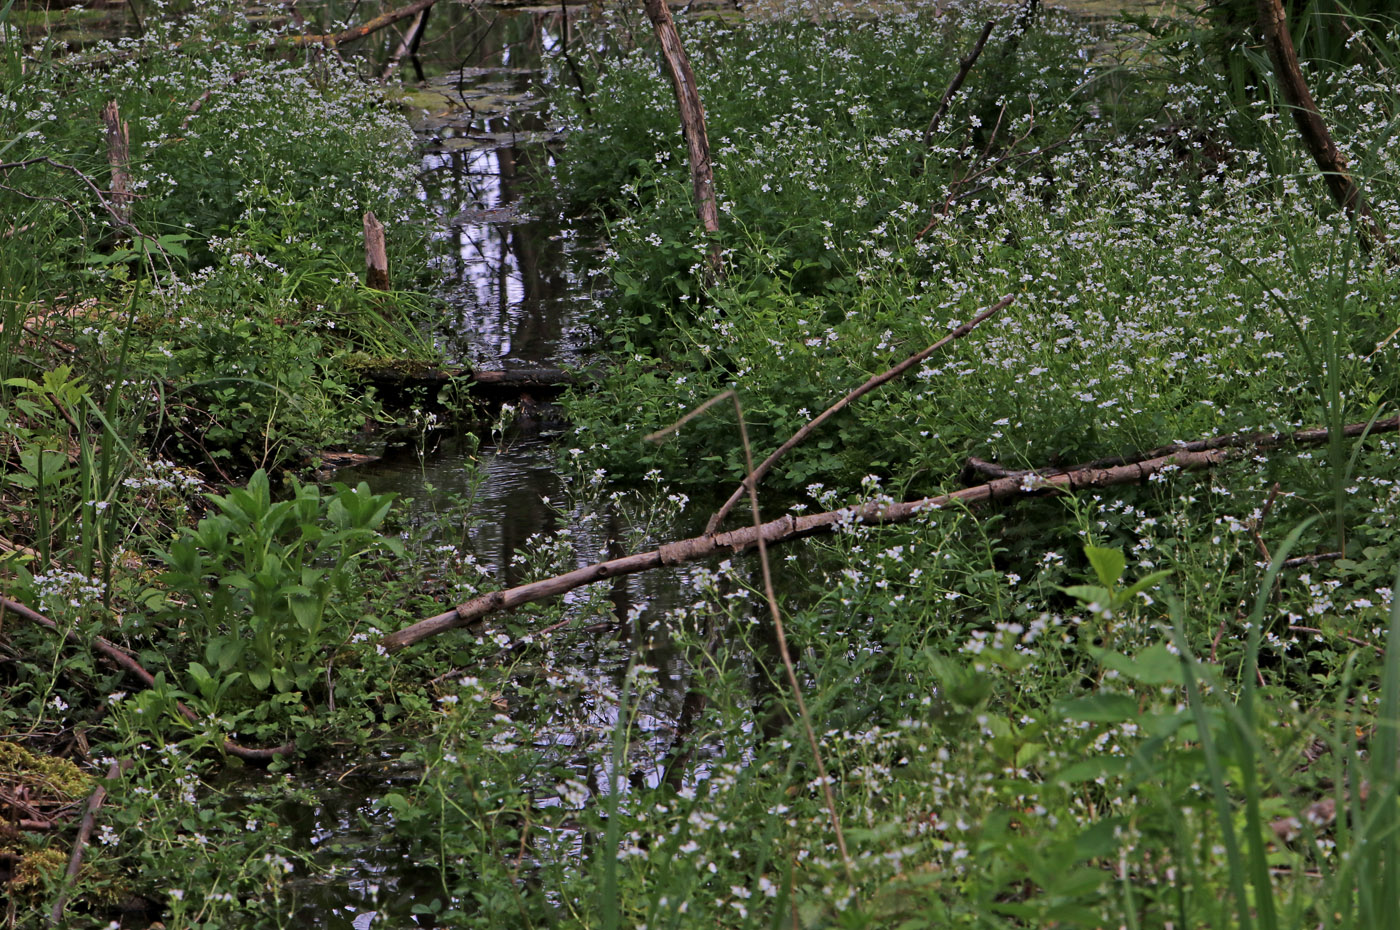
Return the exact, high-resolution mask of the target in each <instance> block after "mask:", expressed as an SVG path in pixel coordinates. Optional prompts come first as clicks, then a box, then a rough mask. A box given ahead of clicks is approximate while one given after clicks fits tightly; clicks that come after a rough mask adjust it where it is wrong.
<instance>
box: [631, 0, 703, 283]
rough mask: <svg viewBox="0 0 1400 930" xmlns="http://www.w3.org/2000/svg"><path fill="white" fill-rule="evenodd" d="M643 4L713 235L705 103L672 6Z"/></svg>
mask: <svg viewBox="0 0 1400 930" xmlns="http://www.w3.org/2000/svg"><path fill="white" fill-rule="evenodd" d="M642 7H643V8H644V9H645V10H646V14H647V18H648V19H650V20H651V25H652V28H653V29H655V30H656V39H657V41H658V42H660V43H661V57H662V58H663V59H664V60H665V61H666V70H667V73H668V74H669V75H670V77H671V87H672V88H673V89H674V90H675V92H676V106H677V107H678V108H679V109H680V112H681V129H682V131H683V132H684V133H685V144H686V148H687V150H688V152H689V154H690V183H691V187H692V188H693V189H694V193H695V213H696V215H697V216H698V217H699V218H700V225H701V226H703V227H704V229H705V234H706V235H707V236H710V237H714V236H716V235H717V234H718V233H719V205H718V204H717V203H716V201H715V175H714V169H713V167H712V166H711V164H710V137H709V135H708V134H707V133H706V131H705V106H704V104H702V103H701V102H700V90H699V88H698V87H697V86H696V84H695V72H694V71H693V70H691V67H690V59H689V58H687V57H686V54H685V47H684V46H682V45H681V37H680V33H678V32H677V31H676V21H675V20H674V19H672V18H671V8H670V7H669V6H667V5H666V0H642ZM710 272H711V274H714V275H716V276H718V275H719V273H720V248H719V242H717V241H715V242H711V244H710Z"/></svg>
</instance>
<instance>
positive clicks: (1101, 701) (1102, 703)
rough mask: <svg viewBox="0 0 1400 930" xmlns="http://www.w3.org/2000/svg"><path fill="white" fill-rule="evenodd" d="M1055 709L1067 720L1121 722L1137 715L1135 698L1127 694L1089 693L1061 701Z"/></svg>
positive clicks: (1135, 717) (1132, 718)
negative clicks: (1085, 695)
mask: <svg viewBox="0 0 1400 930" xmlns="http://www.w3.org/2000/svg"><path fill="white" fill-rule="evenodd" d="M1055 709H1056V711H1057V712H1058V713H1059V714H1060V715H1061V716H1063V717H1066V718H1067V719H1069V720H1087V721H1090V722H1092V723H1121V722H1123V721H1124V720H1136V719H1137V716H1138V702H1137V699H1136V698H1134V697H1132V696H1131V695H1128V694H1107V693H1103V694H1091V695H1088V696H1087V697H1082V698H1074V699H1072V700H1069V701H1061V702H1059V703H1057V704H1056V705H1055Z"/></svg>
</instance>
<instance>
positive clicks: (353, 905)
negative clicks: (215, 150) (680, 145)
mask: <svg viewBox="0 0 1400 930" xmlns="http://www.w3.org/2000/svg"><path fill="white" fill-rule="evenodd" d="M585 15H586V14H585ZM574 16H575V14H574V13H572V12H571V14H570V18H571V19H573V18H574ZM561 25H562V18H561V16H560V13H559V8H558V7H553V8H550V9H549V10H548V11H546V10H543V9H529V8H524V9H521V8H515V9H509V10H505V9H499V10H492V9H491V8H489V7H483V8H481V9H480V11H479V12H478V13H477V15H476V19H475V20H473V21H472V22H471V23H468V24H467V25H465V26H462V27H461V28H460V30H459V32H460V34H457V35H449V36H447V38H446V39H445V40H444V39H442V38H441V37H439V41H440V42H444V41H445V42H446V43H447V44H448V45H450V46H451V49H452V51H453V53H454V55H455V56H458V57H455V58H453V62H454V64H455V67H452V68H451V69H450V70H447V71H444V72H443V73H441V74H440V75H438V76H436V77H430V78H429V79H428V80H427V81H424V82H420V83H419V84H417V85H406V87H407V88H408V89H409V95H408V102H409V104H410V105H411V106H412V107H413V108H414V109H413V111H412V113H413V115H412V117H411V119H412V120H413V122H414V125H415V128H416V129H417V133H418V139H419V144H420V146H421V150H422V159H423V161H422V163H423V178H424V188H425V196H426V197H427V199H428V202H429V204H430V205H431V207H432V210H433V212H434V214H435V215H436V217H437V218H438V221H439V232H438V235H439V236H440V237H441V239H442V240H443V242H444V244H445V245H446V249H445V250H444V253H445V254H444V256H443V257H442V258H441V259H440V260H439V265H438V271H439V278H438V281H439V285H438V295H439V296H440V297H442V298H443V299H444V300H445V301H446V302H447V305H448V312H449V314H450V316H449V319H448V321H447V325H446V326H444V327H443V331H442V333H441V334H440V336H439V338H441V339H442V340H443V343H442V344H443V348H444V349H445V351H446V353H447V355H448V358H449V361H450V362H451V363H453V364H460V365H469V366H471V367H473V368H480V369H511V368H519V369H531V368H564V367H567V368H572V369H580V368H584V367H586V366H587V365H588V364H589V363H590V361H591V355H590V345H591V343H592V341H593V336H592V333H591V332H590V331H589V328H588V327H587V325H586V324H585V323H584V322H583V319H582V317H583V314H584V311H585V310H586V309H587V307H588V306H589V304H590V303H591V302H592V301H594V300H596V299H598V298H597V297H595V296H594V294H595V288H596V287H597V282H596V281H595V279H594V277H593V274H592V273H591V272H590V271H589V270H588V268H587V265H588V257H589V251H590V248H591V246H590V244H589V243H588V241H587V240H586V239H584V238H583V237H582V236H580V235H579V234H578V233H577V232H576V231H575V230H574V229H572V228H570V227H569V226H568V225H567V224H566V223H565V222H564V221H563V219H562V218H560V217H556V216H532V215H530V213H529V212H528V207H527V206H526V205H525V204H524V203H523V202H522V195H523V194H524V193H526V192H527V191H528V185H529V183H530V180H529V179H530V174H531V171H532V170H533V169H534V168H536V167H538V166H540V165H541V164H543V163H544V161H545V160H546V159H549V158H552V157H553V153H552V152H553V149H552V147H554V146H557V145H558V144H559V142H560V140H559V138H558V136H557V135H556V134H555V133H554V132H553V131H552V130H551V128H550V127H549V126H548V125H547V124H546V123H545V120H544V118H543V115H542V101H541V100H540V99H539V98H538V97H537V96H535V95H534V88H535V85H536V82H537V81H538V80H539V78H540V76H541V74H542V73H543V72H542V66H543V61H544V59H545V58H546V57H547V56H549V55H551V54H552V53H554V52H555V51H556V50H557V48H558V43H559V40H560V28H561ZM462 48H466V49H469V52H468V53H467V54H465V55H463V54H461V52H460V49H462ZM438 54H442V53H441V52H439V53H438ZM448 57H453V56H448ZM404 67H405V68H408V67H409V65H408V64H407V63H406V64H405V65H404ZM429 70H431V69H429ZM410 74H411V72H406V73H405V75H404V76H405V78H407V77H409V76H410ZM506 413H507V416H505V417H504V418H503V419H502V420H501V421H500V423H499V424H498V426H497V428H495V429H492V430H491V432H490V435H489V437H482V436H481V435H480V434H479V433H478V434H473V433H470V432H454V431H452V430H437V431H430V432H425V433H424V438H423V440H422V441H421V442H419V443H417V444H414V443H409V444H408V445H406V446H399V447H394V448H391V449H389V450H387V451H386V452H385V454H384V457H383V458H382V459H380V460H379V461H377V462H373V463H370V464H366V465H361V466H357V467H354V468H349V469H344V470H342V471H340V472H338V473H337V474H336V480H341V481H348V482H350V483H352V484H353V483H355V482H357V481H361V480H363V481H367V482H369V484H370V485H371V486H372V487H373V489H374V490H375V491H377V492H386V491H392V492H394V493H396V494H398V495H400V498H401V506H400V510H399V512H400V513H401V515H402V517H403V519H406V520H408V521H411V522H417V523H418V524H420V525H425V524H429V523H432V525H434V526H437V525H442V524H448V525H451V526H452V528H453V538H452V544H455V545H458V546H460V547H461V548H462V549H465V550H469V552H470V554H471V555H472V556H473V557H474V558H475V559H476V560H477V562H478V563H479V564H480V565H482V566H483V567H484V568H485V569H487V570H489V572H490V574H491V575H493V576H494V579H495V582H496V583H498V584H500V585H501V586H503V587H504V586H509V585H513V584H516V583H518V582H519V581H521V580H522V572H523V569H522V567H521V565H520V562H521V560H520V559H519V558H517V555H518V554H519V553H521V552H523V551H528V550H529V549H531V548H532V546H535V545H537V544H539V543H540V542H541V541H543V540H548V539H550V538H553V537H555V536H556V535H557V534H560V533H565V534H567V536H568V537H569V539H570V541H571V543H572V553H573V558H574V559H575V560H576V562H577V564H578V565H580V566H581V565H585V564H589V563H591V562H594V561H598V560H601V559H604V558H609V557H613V556H616V555H618V554H620V553H621V551H622V549H623V548H625V547H626V546H628V544H629V541H628V540H629V536H630V537H635V536H636V535H637V528H635V527H631V526H629V525H628V523H629V520H628V517H627V516H626V514H625V513H624V512H623V511H622V509H621V508H610V507H607V506H604V507H602V508H600V507H599V506H598V505H597V503H596V501H595V502H594V503H591V504H588V505H580V504H578V503H577V502H576V501H575V500H574V498H576V497H582V495H577V494H572V493H570V492H571V489H570V488H569V487H568V486H567V484H568V479H567V478H566V477H564V476H562V475H561V474H560V471H559V469H558V467H557V455H558V454H559V453H560V452H561V449H560V446H559V442H560V440H561V439H562V438H564V437H565V436H566V435H567V432H566V430H567V424H565V423H563V422H562V420H561V419H560V417H559V416H558V415H557V413H555V412H553V410H552V408H551V407H550V405H549V404H547V403H535V402H534V399H533V398H528V397H527V398H522V401H521V402H520V403H519V404H518V405H516V407H515V410H514V413H513V415H511V414H512V411H510V410H507V411H506ZM563 452H564V454H567V450H566V449H565V450H563ZM595 496H596V495H595ZM464 505H465V506H466V507H467V508H468V510H469V514H470V516H469V519H468V518H467V517H466V516H465V515H460V514H456V511H457V509H459V508H461V507H463V506H464ZM443 511H448V513H447V516H449V517H453V516H454V514H456V516H455V518H454V519H449V520H443ZM432 521H437V522H432ZM674 532H675V530H674V528H673V527H671V526H669V525H666V526H650V527H648V528H647V537H648V538H649V539H651V540H652V544H653V545H654V544H655V542H656V541H657V540H658V539H659V538H661V537H667V536H671V535H673V533H674ZM631 541H632V542H633V543H635V542H636V539H635V538H633V539H632V540H631ZM444 544H448V543H447V542H446V539H444ZM694 570H695V569H693V568H689V567H686V568H676V569H671V570H666V571H659V572H650V573H644V574H641V575H634V576H631V577H629V578H624V579H617V580H615V581H613V582H612V583H611V585H610V587H609V589H608V591H607V599H608V601H610V602H611V605H612V608H611V613H612V615H613V616H614V617H616V618H618V619H619V620H624V621H625V620H628V619H630V618H639V622H640V623H641V624H642V627H643V628H644V629H646V630H647V635H648V636H649V637H652V638H650V639H648V640H647V641H645V642H643V643H639V644H635V645H633V646H632V647H631V648H628V649H617V648H613V649H606V648H602V647H599V648H596V649H595V648H590V647H588V646H586V645H585V646H579V647H573V648H572V650H571V651H570V652H569V654H567V655H561V654H556V655H555V656H554V660H555V661H556V662H560V661H561V660H562V661H564V662H566V663H567V668H568V670H569V671H570V673H571V674H573V675H575V676H578V675H582V676H591V677H592V678H594V679H595V681H596V686H597V688H598V691H599V693H607V692H611V691H613V690H615V689H617V688H619V687H620V683H621V680H622V677H623V675H624V673H625V669H626V664H627V655H628V654H629V653H635V657H636V660H637V661H639V662H643V663H645V664H647V665H650V666H652V667H654V668H656V669H657V676H656V680H657V682H658V684H659V688H658V689H657V690H655V691H653V692H651V693H650V694H649V695H648V696H647V697H646V698H645V699H644V700H643V701H642V702H641V705H640V706H639V707H638V715H637V718H636V721H635V725H636V727H637V732H638V734H639V736H640V739H638V741H637V744H636V746H635V748H634V751H633V753H632V755H631V756H630V757H629V759H628V767H629V769H630V771H629V772H628V773H627V777H628V778H629V779H630V780H631V781H632V782H633V783H634V784H638V783H646V784H651V785H655V784H657V783H658V782H659V781H660V780H661V779H662V778H663V777H665V772H664V761H665V758H666V755H667V753H668V752H669V751H670V748H671V745H672V743H673V742H674V740H675V734H676V730H677V722H678V720H679V719H680V717H681V715H682V714H683V712H684V707H685V701H686V695H687V692H688V682H689V680H690V675H691V671H690V666H689V664H688V663H687V662H686V660H685V658H684V656H683V655H682V654H680V652H679V650H678V649H676V648H675V647H674V646H673V645H672V644H671V643H670V642H669V640H668V639H667V637H666V636H665V634H664V632H663V631H662V630H661V629H660V626H659V624H658V623H657V620H658V619H659V618H660V616H661V615H662V613H664V612H665V611H666V610H668V609H670V608H673V607H676V606H679V604H680V602H681V598H682V597H683V596H684V592H685V590H686V587H687V585H686V584H685V581H686V577H687V575H688V574H689V573H690V572H693V571H694ZM590 596H591V597H594V598H595V601H594V602H593V604H592V606H591V608H589V610H590V611H591V612H590V613H588V614H587V616H588V617H590V618H591V619H592V620H594V621H596V620H597V619H598V608H597V603H596V596H597V595H596V594H593V595H590V593H589V592H588V591H587V590H586V589H585V590H581V591H577V592H574V593H573V594H572V595H570V596H568V597H566V598H565V599H564V603H565V605H566V616H567V615H568V614H567V611H568V609H569V607H570V606H572V605H573V604H575V603H577V604H579V605H586V604H587V602H588V599H589V598H590ZM580 609H582V606H581V607H580ZM576 613H577V611H576ZM648 623H650V624H651V625H650V627H648V626H647V625H648ZM614 626H615V627H618V628H621V629H623V630H625V629H627V628H628V627H629V624H627V623H622V624H619V625H614ZM451 635H463V636H465V635H470V634H467V633H461V634H451ZM614 635H617V630H616V629H614V630H611V631H607V632H603V633H600V638H601V639H611V638H612V637H613V636H614ZM624 635H625V634H624ZM585 687H587V686H585ZM587 703H588V705H589V706H587V707H561V708H559V710H558V713H557V714H556V713H549V712H546V713H544V714H543V715H541V714H540V712H539V711H535V710H532V709H525V710H523V711H520V712H516V711H514V710H513V711H512V715H513V716H515V717H516V719H518V720H520V721H521V722H528V725H529V727H530V729H531V731H532V733H533V738H534V748H535V749H536V751H539V752H541V753H542V754H543V755H544V756H545V757H547V758H553V759H554V760H556V761H560V760H562V761H564V762H565V764H567V765H569V766H570V767H571V768H573V770H574V771H575V773H576V775H575V777H576V778H577V779H578V780H579V781H581V782H583V783H585V784H590V785H594V786H596V785H600V784H602V785H606V784H607V779H608V774H609V773H608V771H607V759H608V758H609V754H608V746H609V745H610V743H611V730H612V728H613V724H614V722H615V719H616V708H615V705H614V704H613V703H611V702H609V701H591V702H587ZM400 755H401V749H400V748H398V747H388V748H386V749H384V750H383V753H382V755H381V757H380V758H378V759H364V758H359V759H354V760H351V759H347V758H332V759H330V760H327V761H326V762H325V763H323V764H321V765H318V766H314V767H311V768H309V769H305V770H302V771H299V772H298V773H296V774H294V775H293V776H292V778H293V782H294V783H295V784H296V785H298V786H299V787H304V788H306V789H308V794H309V795H312V796H314V797H315V802H314V803H313V804H309V805H291V804H289V805H287V806H286V808H287V809H285V810H284V811H283V815H284V816H285V817H286V818H287V819H286V821H285V822H286V823H288V824H289V825H292V826H293V828H294V830H295V833H296V842H295V843H294V846H295V847H297V848H298V849H299V851H301V852H304V853H308V854H309V855H310V856H311V858H312V860H313V862H314V864H315V868H316V869H317V870H320V871H315V872H313V873H312V874H302V872H301V871H300V870H299V871H298V874H297V875H295V876H294V877H293V880H292V881H291V882H290V884H289V887H288V889H287V891H288V893H289V894H290V895H291V896H292V900H293V902H294V903H293V912H294V913H295V918H296V922H297V923H299V924H302V925H304V926H308V927H318V928H327V930H331V928H334V930H340V928H354V930H365V928H369V927H407V926H431V925H432V922H431V918H430V917H427V916H424V915H421V914H417V915H415V914H414V913H413V910H414V905H415V904H419V903H421V902H425V901H431V900H433V899H434V898H435V897H440V896H441V895H442V886H441V883H440V880H439V876H438V873H437V870H436V867H435V864H434V863H425V862H422V861H418V860H415V859H413V858H411V857H412V855H413V853H412V852H411V850H410V847H409V845H408V844H407V843H406V842H399V841H396V839H395V830H394V823H393V817H392V814H391V813H390V812H389V811H387V810H384V809H381V808H380V807H378V806H377V805H376V802H377V801H378V800H379V799H381V798H383V796H384V795H385V794H386V793H387V792H388V791H390V790H399V791H404V792H407V791H410V790H411V789H412V788H413V787H414V786H415V785H416V784H417V780H418V777H419V775H420V774H421V773H420V772H419V771H416V770H414V769H412V768H408V767H404V766H403V765H402V764H401V763H400V762H399V761H398V760H399V757H400ZM554 800H555V801H556V802H557V798H555V799H554ZM538 803H549V799H548V798H546V797H538Z"/></svg>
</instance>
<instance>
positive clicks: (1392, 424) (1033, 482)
mask: <svg viewBox="0 0 1400 930" xmlns="http://www.w3.org/2000/svg"><path fill="white" fill-rule="evenodd" d="M1397 428H1400V418H1396V417H1392V418H1391V419H1389V420H1383V421H1380V422H1377V423H1375V424H1374V425H1372V426H1371V428H1370V430H1369V431H1368V430H1366V424H1352V425H1351V426H1348V427H1346V429H1345V431H1344V432H1345V433H1346V435H1348V436H1359V435H1362V434H1363V433H1365V432H1372V433H1375V432H1383V431H1394V430H1396V429H1397ZM1281 435H1286V436H1287V437H1288V441H1292V442H1295V443H1299V444H1303V443H1310V444H1316V443H1317V442H1321V441H1324V440H1325V439H1326V438H1327V431H1326V430H1305V431H1301V432H1297V433H1290V434H1281ZM1276 438H1277V436H1266V437H1263V438H1262V439H1257V440H1256V441H1255V442H1252V443H1251V442H1248V441H1244V440H1240V439H1239V437H1221V438H1220V439H1219V440H1210V439H1207V440H1202V441H1201V443H1190V444H1187V445H1188V446H1191V445H1206V446H1209V448H1202V449H1201V450H1199V451H1189V449H1178V448H1173V449H1172V450H1171V451H1169V452H1168V453H1167V454H1164V455H1160V456H1156V457H1153V458H1148V459H1144V460H1141V461H1133V462H1128V463H1125V464H1120V465H1116V466H1113V467H1110V468H1101V467H1096V466H1094V465H1092V464H1090V465H1086V466H1082V467H1079V468H1074V469H1070V470H1068V471H1062V472H1058V473H1054V474H1049V475H1043V476H1042V475H1039V474H1035V473H1029V472H1028V473H1025V474H1022V475H1015V476H1011V477H1006V478H998V479H996V480H994V481H988V482H987V483H985V484H980V485H977V486H976V487H972V488H965V489H963V490H961V491H953V492H951V493H948V494H940V495H938V496H936V497H925V498H921V499H919V500H915V501H907V502H904V503H897V504H884V503H879V502H871V503H868V504H863V505H860V506H857V507H843V508H842V509H840V510H832V511H827V512H825V513H815V514H808V515H806V516H800V517H796V516H792V515H787V516H782V517H779V518H778V519H776V520H769V521H768V522H766V523H763V524H761V525H759V526H756V527H755V526H746V527H742V528H740V529H737V530H733V531H731V532H728V533H717V534H714V535H704V536H696V537H694V538H692V539H684V540H681V541H679V542H674V543H668V544H666V545H664V546H662V547H661V548H659V549H654V550H652V551H650V552H642V553H637V554H635V555H629V556H624V557H623V558H619V559H610V560H608V561H606V562H598V563H596V564H593V565H589V566H587V567H585V568H580V569H576V570H574V571H571V572H566V573H565V574H562V575H557V576H555V577H553V578H546V579H544V580H542V581H535V582H531V583H530V584H524V585H519V586H517V587H514V588H509V589H507V590H504V591H492V592H491V593H489V594H483V595H482V596H480V597H477V598H473V599H472V600H470V601H467V602H466V603H464V604H459V605H458V606H456V607H454V608H453V609H451V610H449V611H447V612H445V613H441V614H438V615H437V616H435V617H429V618H427V619H426V620H420V621H418V622H417V623H414V624H411V625H409V626H406V627H404V628H403V629H401V630H398V631H397V632H394V633H390V634H389V635H387V636H385V637H384V638H383V639H381V640H380V644H381V645H382V646H384V647H385V648H386V649H390V650H398V649H404V648H406V647H408V646H412V645H414V644H415V643H418V642H421V641H422V640H425V639H428V638H429V637H432V636H436V635H438V634H439V633H446V632H447V631H449V630H455V629H458V628H460V627H464V626H467V625H469V624H472V623H475V622H476V621H478V620H480V619H481V618H482V617H485V616H486V615H488V614H492V613H495V612H497V611H501V610H510V609H512V608H515V607H520V606H522V605H524V604H529V603H531V602H534V601H541V600H545V599H546V598H551V597H557V596H559V595H561V594H565V593H567V592H569V591H572V590H574V589H575V588H581V587H583V586H584V585H589V584H593V583H595V582H599V581H605V580H607V579H609V578H617V577H619V576H621V575H631V574H636V573H637V572H644V571H648V570H650V569H653V568H661V567H662V566H664V565H679V564H681V563H683V562H693V561H697V560H699V559H705V558H711V557H714V556H723V555H730V554H732V553H735V552H740V551H743V550H744V549H748V548H749V547H751V546H754V545H756V544H757V542H758V540H759V539H760V537H761V538H762V540H763V542H764V543H765V544H767V545H770V546H771V545H776V544H778V543H783V542H788V541H790V540H794V539H801V538H802V537H804V536H812V535H816V534H818V533H832V532H836V531H838V530H840V529H842V528H845V527H849V526H854V525H858V524H866V525H872V526H873V525H880V524H885V523H904V522H907V521H909V520H913V519H915V518H917V517H919V516H922V515H924V514H926V513H928V512H929V511H933V510H939V509H942V508H944V507H949V506H954V505H958V506H971V505H973V504H982V503H987V502H989V501H997V500H1011V499H1016V498H1022V497H1030V496H1033V495H1041V494H1062V493H1065V492H1069V491H1078V490H1083V489H1087V488H1105V487H1111V486H1113V485H1120V484H1136V483H1138V482H1140V481H1145V480H1147V479H1148V478H1151V477H1152V476H1154V475H1157V474H1161V473H1162V472H1165V471H1168V470H1171V469H1178V470H1197V469H1205V468H1213V467H1215V466H1216V465H1220V464H1222V463H1224V462H1227V461H1229V460H1230V459H1232V458H1234V457H1235V456H1236V455H1237V454H1239V453H1240V452H1241V451H1243V450H1254V449H1258V448H1267V447H1268V446H1269V445H1270V440H1271V439H1276ZM1272 444H1273V445H1278V444H1280V443H1279V442H1274V443H1272Z"/></svg>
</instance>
